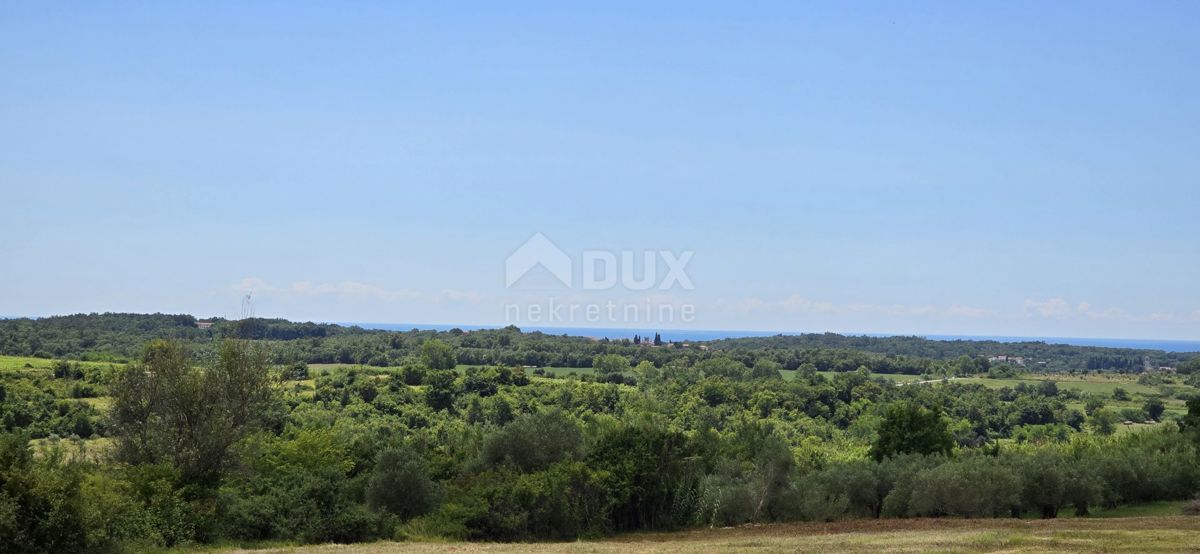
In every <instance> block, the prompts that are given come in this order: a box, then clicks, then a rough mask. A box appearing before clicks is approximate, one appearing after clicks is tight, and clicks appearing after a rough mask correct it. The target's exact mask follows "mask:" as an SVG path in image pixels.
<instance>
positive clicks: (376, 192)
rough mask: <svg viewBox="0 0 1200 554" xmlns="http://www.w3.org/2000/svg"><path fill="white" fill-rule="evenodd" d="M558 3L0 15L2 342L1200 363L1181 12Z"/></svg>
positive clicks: (1193, 168)
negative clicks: (651, 318)
mask: <svg viewBox="0 0 1200 554" xmlns="http://www.w3.org/2000/svg"><path fill="white" fill-rule="evenodd" d="M573 4H577V3H569V2H547V3H538V4H530V3H519V4H517V3H507V2H506V3H497V2H488V3H477V4H466V3H448V2H429V3H399V2H378V3H372V2H327V3H321V4H318V3H298V2H279V3H260V2H228V3H203V4H192V5H185V3H178V2H147V3H118V4H115V5H112V4H109V3H103V4H100V3H82V2H81V3H61V4H60V3H52V2H28V3H25V2H13V1H6V2H4V3H3V4H0V201H2V205H3V210H2V211H0V213H2V214H3V215H2V217H0V314H3V315H49V314H61V313H74V312H90V311H140V312H145V311H163V312H187V313H193V314H196V315H200V316H205V315H217V316H229V315H237V314H238V311H239V303H240V298H241V295H243V294H245V293H247V292H251V293H252V294H253V300H254V305H255V310H256V313H257V314H258V315H260V316H280V317H288V318H293V319H315V320H326V321H374V322H423V323H465V324H493V323H505V322H506V320H507V319H511V318H510V317H508V315H507V314H506V312H505V310H506V306H509V305H512V304H513V303H514V302H521V303H537V302H541V301H543V300H545V299H546V298H547V297H550V296H555V297H558V298H560V300H561V299H567V300H572V299H580V301H581V302H585V303H596V302H599V301H602V300H603V301H609V300H611V299H618V300H620V301H623V302H640V301H641V299H643V298H649V301H650V302H653V303H655V305H658V304H660V303H665V304H670V305H672V306H675V305H681V304H689V305H692V306H693V307H694V309H695V317H694V321H691V322H689V323H688V325H689V326H692V327H696V328H702V329H753V330H760V329H766V330H781V331H825V330H833V331H853V332H890V333H956V334H1003V335H1025V336H1028V335H1039V336H1092V337H1127V338H1160V339H1170V338H1175V339H1200V285H1198V283H1200V217H1197V208H1198V207H1200V65H1198V64H1200V33H1197V31H1196V29H1197V24H1198V23H1200V4H1197V3H1194V2H1122V3H1105V2H1081V3H1069V2H1029V3H1022V2H1004V3H987V4H986V5H984V4H980V3H964V2H947V3H921V2H916V3H897V2H880V3H856V4H854V5H853V6H850V5H847V4H849V3H842V2H834V3H828V4H818V3H809V2H780V3H769V2H761V3H754V4H753V5H752V6H751V5H745V3H743V4H738V3H727V2H722V3H712V4H706V3H700V2H680V3H675V4H670V3H653V5H647V4H649V3H645V2H629V3H615V2H604V3H598V4H602V5H603V7H598V6H596V7H579V6H573ZM539 232H540V233H543V234H544V235H545V236H546V237H548V238H549V239H550V240H551V241H553V243H554V244H556V245H558V246H559V247H561V248H562V249H563V250H564V251H565V252H566V253H567V254H568V255H569V256H571V257H572V259H573V261H574V263H576V264H581V263H582V262H581V261H580V259H581V256H582V253H583V251H585V250H588V249H598V250H605V251H610V252H614V253H616V255H618V256H619V253H620V252H621V251H631V252H635V253H636V255H637V256H640V255H641V252H643V251H652V252H653V251H658V250H667V251H671V252H673V253H676V254H678V253H680V252H684V251H691V252H694V256H693V257H692V258H691V260H690V262H689V263H688V264H687V266H686V273H687V276H688V277H689V279H690V280H691V281H692V282H693V283H694V285H695V288H694V289H690V290H678V289H674V290H668V291H658V290H653V291H649V292H644V291H631V290H624V289H621V288H620V287H618V289H620V290H610V291H581V290H576V289H575V288H572V289H567V290H558V289H553V288H550V287H549V286H548V285H546V286H543V285H544V284H543V285H537V284H535V285H533V286H524V287H517V288H506V287H505V274H504V267H505V266H504V262H505V258H506V257H507V256H508V255H509V254H510V253H512V252H514V250H516V249H517V248H518V247H519V246H520V245H521V244H522V243H523V242H524V241H525V240H526V239H528V238H529V237H530V236H532V235H534V234H535V233H539ZM638 259H640V258H638ZM540 271H542V268H538V269H537V270H535V276H531V279H534V278H536V273H537V272H540ZM581 271H582V270H581V269H579V268H578V267H577V272H581ZM661 275H662V272H660V273H659V276H660V277H661ZM542 277H544V275H543V276H542ZM651 293H653V294H651ZM555 323H556V324H559V325H572V324H577V325H585V326H586V324H585V323H581V322H579V321H568V322H555ZM607 323H608V322H605V324H603V325H597V326H607V327H616V326H620V325H611V324H607ZM682 326H684V325H680V324H675V325H663V327H682Z"/></svg>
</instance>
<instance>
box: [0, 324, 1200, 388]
mask: <svg viewBox="0 0 1200 554" xmlns="http://www.w3.org/2000/svg"><path fill="white" fill-rule="evenodd" d="M196 321H197V320H196V318H194V317H192V316H189V315H164V314H148V315H145V314H87V315H84V314H80V315H72V316H59V317H49V318H41V319H10V320H0V353H2V354H9V355H20V356H35V357H42V358H70V359H79V360H108V361H129V360H134V359H136V358H137V356H138V355H139V352H140V349H141V348H142V346H143V345H144V344H145V343H146V342H148V341H150V340H154V339H174V340H182V341H185V342H188V343H190V344H192V345H193V346H195V347H197V348H200V349H204V348H213V347H214V345H215V344H217V343H218V342H219V341H220V340H223V339H227V338H237V339H249V340H260V341H267V342H270V343H272V352H273V356H275V361H277V362H279V363H296V362H305V363H341V364H356V365H358V364H361V365H371V366H377V367H383V366H401V365H404V364H406V363H409V362H410V361H411V360H412V359H414V357H416V356H418V355H419V352H418V350H419V348H420V345H421V344H422V343H424V342H425V341H426V340H428V339H430V338H437V339H439V340H441V341H443V342H446V343H447V344H449V345H451V346H453V347H454V348H455V352H456V356H457V359H458V363H460V364H465V365H492V364H502V365H523V366H539V367H552V366H556V367H578V368H586V367H590V364H591V360H592V359H593V358H595V357H596V356H598V355H603V354H619V355H622V356H625V357H628V358H630V359H631V360H633V363H634V364H636V363H638V362H640V361H650V362H652V363H654V364H655V365H658V366H661V365H663V364H666V363H669V362H672V361H675V360H680V361H683V362H686V363H695V362H697V361H700V360H704V359H708V358H712V357H714V356H725V357H730V358H733V359H737V360H739V361H741V362H742V363H744V364H746V365H747V366H753V365H754V364H755V363H757V361H758V360H762V359H767V360H771V361H774V362H776V363H778V364H780V365H781V366H783V368H784V369H786V370H796V369H799V368H801V367H806V366H811V367H813V368H816V370H818V371H854V370H856V369H858V368H859V367H865V368H867V369H869V370H870V371H872V372H875V373H904V374H912V375H920V374H954V373H959V374H961V373H967V372H971V373H982V372H986V371H987V370H988V369H989V364H986V363H984V362H985V361H986V359H987V358H989V357H993V356H1000V355H1005V356H1022V357H1024V358H1025V359H1026V367H1028V368H1030V369H1034V370H1037V371H1048V372H1056V371H1087V370H1092V371H1140V370H1141V368H1142V367H1143V365H1144V364H1143V360H1149V361H1150V363H1151V365H1153V366H1155V367H1157V366H1164V365H1165V366H1179V367H1181V369H1183V370H1184V371H1188V370H1190V368H1193V367H1196V366H1198V365H1200V356H1196V355H1195V354H1176V353H1167V352H1162V351H1156V350H1134V349H1114V348H1098V347H1079V346H1068V345H1048V344H1044V343H1040V342H1024V343H999V342H995V341H962V340H957V341H935V340H927V339H923V338H919V337H863V336H844V335H837V334H833V333H825V334H807V335H794V336H793V335H788V336H784V335H780V336H774V337H750V338H739V339H726V340H717V341H709V342H706V343H690V344H688V346H687V347H684V344H683V343H680V342H672V341H670V340H667V341H666V342H664V343H662V345H661V346H650V345H649V344H648V343H647V342H643V343H642V344H635V343H634V341H632V340H592V339H588V338H584V337H571V336H556V335H546V334H543V333H540V332H532V333H524V332H521V331H520V329H517V328H516V327H507V328H504V329H490V330H477V331H470V332H466V331H462V330H460V329H452V330H450V331H446V332H436V331H428V330H416V329H414V330H411V331H407V332H392V331H382V330H367V329H362V328H358V327H344V326H340V325H333V324H319V323H297V322H290V321H286V320H281V319H263V318H250V319H244V320H239V321H229V320H223V319H220V318H217V319H212V320H207V321H210V322H211V323H212V325H211V326H210V327H208V328H205V329H199V328H197V326H196ZM667 338H668V339H669V337H667ZM701 346H703V348H701ZM964 358H965V359H966V360H967V362H964V361H963V359H964ZM968 363H969V364H973V366H972V365H968Z"/></svg>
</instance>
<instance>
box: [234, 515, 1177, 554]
mask: <svg viewBox="0 0 1200 554" xmlns="http://www.w3.org/2000/svg"><path fill="white" fill-rule="evenodd" d="M1197 551H1200V517H1184V516H1171V517H1132V518H1122V519H1058V520H1014V519H981V520H964V519H901V520H897V519H890V520H889V519H884V520H850V521H840V522H835V523H795V524H777V525H755V526H744V527H737V528H727V529H710V530H701V531H686V532H680V533H639V534H632V535H624V536H620V537H616V538H612V539H607V540H601V541H579V542H570V543H517V544H498V543H461V542H458V543H424V542H409V543H395V542H383V543H373V544H363V545H350V546H338V545H326V546H310V547H297V548H277V549H269V550H265V551H264V550H255V551H236V552H259V553H262V552H297V553H301V554H390V553H408V552H415V553H426V552H505V553H506V552H579V553H591V552H595V553H607V552H650V553H678V552H822V553H824V552H1197Z"/></svg>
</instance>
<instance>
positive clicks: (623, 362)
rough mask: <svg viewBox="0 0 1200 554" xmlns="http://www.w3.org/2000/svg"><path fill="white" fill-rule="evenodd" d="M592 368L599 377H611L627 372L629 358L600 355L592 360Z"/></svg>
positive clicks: (617, 355)
mask: <svg viewBox="0 0 1200 554" xmlns="http://www.w3.org/2000/svg"><path fill="white" fill-rule="evenodd" d="M592 368H593V369H595V370H596V373H597V374H599V375H613V374H618V373H624V372H626V371H629V358H626V357H625V356H622V355H620V354H601V355H599V356H596V357H595V358H592Z"/></svg>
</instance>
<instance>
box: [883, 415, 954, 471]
mask: <svg viewBox="0 0 1200 554" xmlns="http://www.w3.org/2000/svg"><path fill="white" fill-rule="evenodd" d="M953 447H954V437H953V436H952V435H951V434H950V430H949V429H948V428H947V425H946V422H945V420H943V419H942V416H941V414H939V413H938V412H935V411H933V410H930V409H927V408H925V407H922V406H920V405H918V404H916V403H914V402H911V401H900V402H895V403H892V404H889V405H888V406H887V407H886V408H885V410H884V414H883V421H882V422H881V423H880V425H879V438H878V439H876V441H875V444H873V445H871V457H873V458H875V459H876V460H882V459H884V458H888V457H892V456H895V455H897V454H906V453H917V454H939V453H941V454H946V453H949V452H950V450H951V449H952V448H953Z"/></svg>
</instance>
